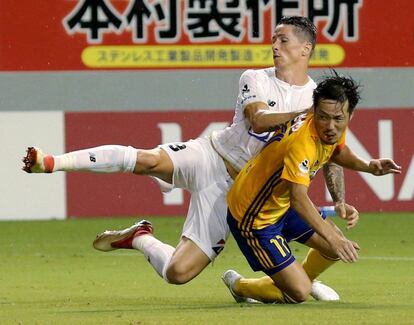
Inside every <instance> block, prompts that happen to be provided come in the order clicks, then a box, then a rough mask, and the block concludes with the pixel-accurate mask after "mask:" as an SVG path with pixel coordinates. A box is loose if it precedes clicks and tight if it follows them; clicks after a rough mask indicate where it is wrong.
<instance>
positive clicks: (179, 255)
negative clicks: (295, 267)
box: [23, 17, 358, 299]
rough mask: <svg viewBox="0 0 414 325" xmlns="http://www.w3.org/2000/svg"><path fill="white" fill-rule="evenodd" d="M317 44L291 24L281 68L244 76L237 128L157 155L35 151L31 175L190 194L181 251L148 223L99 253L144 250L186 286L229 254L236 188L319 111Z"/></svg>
mask: <svg viewBox="0 0 414 325" xmlns="http://www.w3.org/2000/svg"><path fill="white" fill-rule="evenodd" d="M315 39H316V29H315V26H314V25H313V24H312V22H310V20H309V19H307V18H304V17H286V18H283V19H282V20H281V21H280V22H279V23H278V25H277V26H276V29H275V33H274V35H273V38H272V50H273V57H274V65H275V67H272V68H268V69H261V70H247V71H245V72H244V73H243V74H242V76H241V78H240V82H239V95H238V99H237V105H236V111H235V115H234V119H233V123H232V125H231V126H229V127H228V128H226V129H224V130H221V131H216V132H213V133H212V134H211V135H210V136H209V137H204V138H197V139H195V140H190V141H188V142H183V143H169V144H164V145H160V146H158V147H157V148H154V149H150V150H143V149H135V148H132V147H125V146H118V145H108V146H101V147H96V148H90V149H85V150H79V151H74V152H70V153H66V154H63V155H54V156H52V155H44V154H43V153H42V151H41V150H40V149H38V148H35V147H30V148H29V149H28V152H27V156H26V157H25V158H24V162H25V166H24V167H23V169H24V170H25V171H27V172H55V171H92V172H104V173H107V172H132V173H134V174H138V175H148V176H152V177H156V178H157V179H158V180H159V182H160V185H161V188H162V189H164V190H165V189H172V188H175V187H176V188H183V189H187V190H188V191H190V192H191V199H190V206H189V210H188V214H187V218H186V221H185V224H184V227H183V232H182V235H181V239H180V242H179V244H178V245H177V247H176V248H174V247H172V246H170V245H168V244H165V243H163V242H161V241H160V240H158V239H157V238H155V237H154V236H153V234H152V232H153V229H152V225H151V223H149V222H148V221H145V220H143V221H141V222H139V223H137V224H135V225H133V226H131V227H130V228H127V229H124V230H122V231H106V232H104V233H102V234H100V235H98V236H97V238H96V239H95V241H94V247H95V248H96V249H98V250H102V251H110V250H114V249H118V248H134V249H138V250H140V251H141V252H143V253H144V255H145V256H146V258H147V259H148V260H149V261H150V263H151V265H152V266H153V267H154V269H155V270H156V271H157V273H158V274H159V275H160V276H161V277H163V278H164V279H165V281H167V282H168V283H174V284H183V283H186V282H188V281H190V280H191V279H193V278H194V277H195V276H197V275H198V274H199V273H200V272H201V271H202V270H203V269H204V268H205V267H206V266H207V265H208V264H209V263H210V262H211V261H213V260H214V259H215V258H216V256H217V255H218V254H219V253H220V251H221V250H222V249H223V248H224V245H225V242H226V240H227V237H228V234H229V229H228V226H227V223H226V214H227V203H226V194H227V191H228V189H229V187H230V186H231V184H232V180H233V179H234V178H235V176H236V175H237V173H238V172H239V171H240V169H241V168H242V167H243V165H244V164H245V163H246V162H247V161H248V160H249V159H250V158H252V157H253V156H255V155H256V154H257V153H258V152H259V151H260V149H261V148H263V146H264V145H265V144H266V141H267V139H269V138H270V136H271V134H272V131H271V130H272V129H274V128H275V127H276V126H277V125H279V124H281V123H283V122H285V121H288V120H290V119H292V118H294V117H295V116H297V115H298V114H299V112H302V111H303V110H306V109H308V108H309V107H311V106H312V93H313V90H314V88H315V87H316V85H315V83H314V81H313V80H312V79H311V78H310V77H309V76H308V74H307V69H308V64H309V59H310V56H311V54H312V52H313V49H314V46H315ZM91 156H93V157H94V159H90V157H91ZM334 168H337V167H336V166H335V167H334ZM332 175H337V174H336V173H332ZM330 183H335V182H328V186H329V184H330ZM339 184H341V183H339ZM330 190H331V189H330ZM335 190H336V189H333V190H331V191H333V192H335ZM339 190H340V191H343V189H339ZM339 196H341V197H343V195H342V194H341V195H339ZM338 207H339V208H338V211H339V213H340V214H342V215H341V216H342V217H344V218H347V220H348V225H349V226H350V227H352V226H353V225H354V224H355V223H356V222H357V220H358V213H357V211H356V210H355V209H354V208H353V207H352V206H349V205H347V204H345V203H344V202H343V201H341V202H339V204H338ZM328 289H329V287H328ZM321 299H324V298H323V297H322V298H321Z"/></svg>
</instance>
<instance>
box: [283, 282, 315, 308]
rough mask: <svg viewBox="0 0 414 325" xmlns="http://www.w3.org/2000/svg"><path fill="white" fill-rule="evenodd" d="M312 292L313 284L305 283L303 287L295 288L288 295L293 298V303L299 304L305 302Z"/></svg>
mask: <svg viewBox="0 0 414 325" xmlns="http://www.w3.org/2000/svg"><path fill="white" fill-rule="evenodd" d="M310 292H311V284H309V285H306V286H305V285H303V286H301V287H298V288H295V289H293V290H292V291H290V292H289V293H288V296H289V298H291V299H292V301H291V302H292V303H297V304H299V303H302V302H305V301H306V300H307V299H308V297H309V295H310Z"/></svg>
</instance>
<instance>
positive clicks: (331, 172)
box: [323, 162, 359, 229]
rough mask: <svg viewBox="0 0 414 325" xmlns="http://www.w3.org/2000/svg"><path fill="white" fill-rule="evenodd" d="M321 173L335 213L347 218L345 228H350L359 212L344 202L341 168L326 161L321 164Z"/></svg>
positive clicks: (343, 182) (356, 219)
mask: <svg viewBox="0 0 414 325" xmlns="http://www.w3.org/2000/svg"><path fill="white" fill-rule="evenodd" d="M323 175H324V176H325V182H326V186H327V187H328V190H329V193H330V194H331V197H332V200H333V201H334V202H335V211H336V214H337V215H338V216H339V217H341V218H342V219H345V220H347V229H351V228H352V227H354V226H355V225H356V223H357V222H358V219H359V213H358V211H357V210H356V209H355V208H354V207H353V206H352V205H349V204H347V203H345V181H344V170H343V168H342V167H341V166H339V165H337V164H335V163H333V162H328V163H327V164H326V165H325V166H323Z"/></svg>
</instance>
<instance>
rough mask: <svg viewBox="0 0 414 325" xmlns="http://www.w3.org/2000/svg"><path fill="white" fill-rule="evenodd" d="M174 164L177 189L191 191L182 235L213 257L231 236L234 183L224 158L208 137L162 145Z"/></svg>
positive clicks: (212, 258) (174, 179)
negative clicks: (230, 198) (229, 204)
mask: <svg viewBox="0 0 414 325" xmlns="http://www.w3.org/2000/svg"><path fill="white" fill-rule="evenodd" d="M159 147H160V148H162V149H163V150H165V151H166V152H167V154H168V155H169V156H170V158H171V160H172V162H173V164H174V174H173V186H174V188H182V189H187V190H188V191H190V192H191V199H190V206H189V208H188V214H187V218H186V221H185V223H184V227H183V232H182V236H183V237H187V238H189V239H191V240H192V241H193V242H194V243H195V244H196V245H197V246H198V247H200V249H201V250H202V251H203V252H204V253H205V254H207V256H208V257H209V258H210V260H214V259H215V258H216V256H217V255H218V254H219V253H220V251H221V250H222V249H223V248H224V244H225V242H226V240H227V237H228V235H229V228H228V226H227V221H226V216H227V201H226V196H227V192H228V190H229V188H230V186H231V184H232V183H233V180H232V179H231V177H230V176H229V175H228V173H227V170H226V166H225V165H224V162H223V159H222V158H221V157H220V156H219V155H218V154H217V152H216V151H215V150H214V149H213V147H212V145H211V143H210V140H209V139H208V138H198V139H196V140H190V141H187V142H182V143H167V144H163V145H161V146H159Z"/></svg>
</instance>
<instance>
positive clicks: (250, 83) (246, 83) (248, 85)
mask: <svg viewBox="0 0 414 325" xmlns="http://www.w3.org/2000/svg"><path fill="white" fill-rule="evenodd" d="M260 79H261V78H260V76H259V75H258V73H257V72H256V71H255V70H246V71H245V72H244V73H243V74H242V75H241V77H240V80H239V98H238V100H239V102H240V104H241V107H242V109H243V110H244V108H245V107H246V106H247V105H248V104H251V103H255V102H264V103H266V97H265V95H264V92H263V88H262V86H261V80H260Z"/></svg>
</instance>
